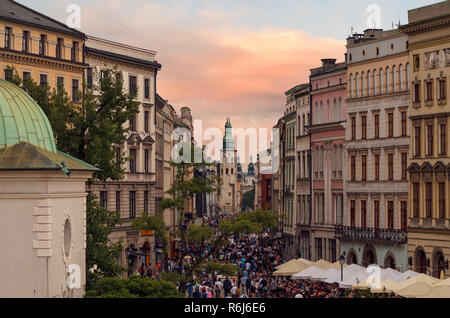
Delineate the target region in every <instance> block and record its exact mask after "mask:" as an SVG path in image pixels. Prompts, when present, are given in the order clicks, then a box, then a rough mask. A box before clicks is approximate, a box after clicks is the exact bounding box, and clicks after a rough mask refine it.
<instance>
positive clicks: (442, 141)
mask: <svg viewBox="0 0 450 318" xmlns="http://www.w3.org/2000/svg"><path fill="white" fill-rule="evenodd" d="M439 148H440V149H439V154H440V155H441V156H445V155H446V154H447V125H446V124H441V125H440V136H439Z"/></svg>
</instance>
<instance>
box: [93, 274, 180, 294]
mask: <svg viewBox="0 0 450 318" xmlns="http://www.w3.org/2000/svg"><path fill="white" fill-rule="evenodd" d="M85 297H86V298H183V297H184V295H183V294H182V293H180V292H179V291H178V290H177V289H176V288H175V286H174V284H173V283H171V282H168V281H155V280H151V279H148V278H142V277H140V276H138V275H133V276H131V277H129V278H126V279H125V278H119V277H109V278H104V279H101V280H99V281H97V282H96V283H95V284H94V286H93V288H92V289H91V290H89V291H88V292H86V296H85Z"/></svg>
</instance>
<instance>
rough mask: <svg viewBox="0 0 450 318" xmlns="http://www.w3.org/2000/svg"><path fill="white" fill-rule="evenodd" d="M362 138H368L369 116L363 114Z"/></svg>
mask: <svg viewBox="0 0 450 318" xmlns="http://www.w3.org/2000/svg"><path fill="white" fill-rule="evenodd" d="M361 133H362V139H367V116H361Z"/></svg>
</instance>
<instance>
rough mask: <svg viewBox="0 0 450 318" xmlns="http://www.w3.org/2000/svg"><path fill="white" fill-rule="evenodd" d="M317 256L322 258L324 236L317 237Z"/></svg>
mask: <svg viewBox="0 0 450 318" xmlns="http://www.w3.org/2000/svg"><path fill="white" fill-rule="evenodd" d="M316 254H317V255H316V257H317V259H322V238H316Z"/></svg>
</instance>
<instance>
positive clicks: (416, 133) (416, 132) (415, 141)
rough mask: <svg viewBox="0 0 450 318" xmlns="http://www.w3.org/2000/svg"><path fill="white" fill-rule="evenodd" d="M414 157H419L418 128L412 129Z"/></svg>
mask: <svg viewBox="0 0 450 318" xmlns="http://www.w3.org/2000/svg"><path fill="white" fill-rule="evenodd" d="M414 155H415V156H416V157H420V156H421V147H420V127H415V128H414Z"/></svg>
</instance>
